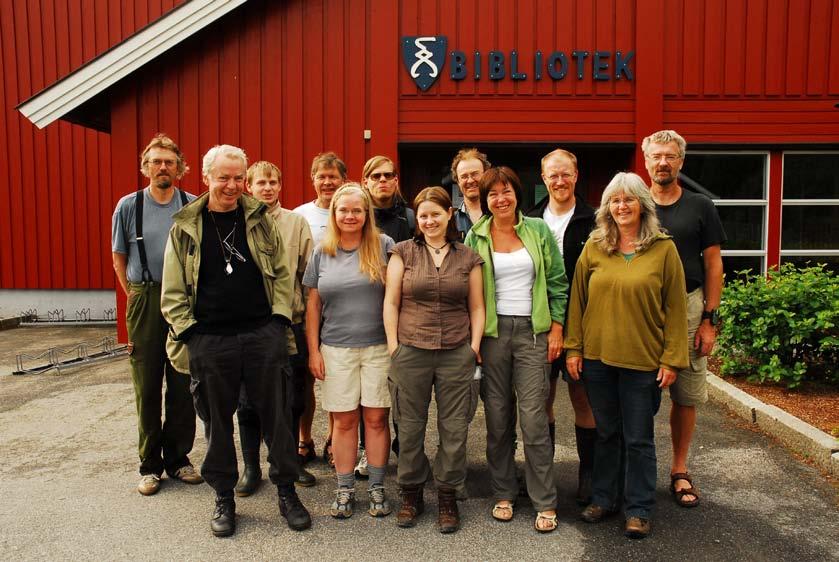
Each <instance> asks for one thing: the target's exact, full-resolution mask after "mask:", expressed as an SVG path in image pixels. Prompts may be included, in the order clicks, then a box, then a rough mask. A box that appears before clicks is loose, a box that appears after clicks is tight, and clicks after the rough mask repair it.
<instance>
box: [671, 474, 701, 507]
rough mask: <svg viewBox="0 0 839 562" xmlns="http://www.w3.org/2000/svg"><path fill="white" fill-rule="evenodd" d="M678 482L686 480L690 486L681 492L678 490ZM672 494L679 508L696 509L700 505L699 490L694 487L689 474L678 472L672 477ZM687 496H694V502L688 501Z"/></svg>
mask: <svg viewBox="0 0 839 562" xmlns="http://www.w3.org/2000/svg"><path fill="white" fill-rule="evenodd" d="M677 480H686V481H687V483H688V484H690V487H689V488H683V489H681V490H677V489H676V481H677ZM670 492H671V493H672V494H673V498H674V499H675V500H676V505H678V506H679V507H696V506H697V505H699V490H698V489H696V488H695V487H694V486H693V480H691V478H690V474H688V473H687V472H677V473H675V474H671V475H670ZM685 496H693V499H692V500H686V499H685Z"/></svg>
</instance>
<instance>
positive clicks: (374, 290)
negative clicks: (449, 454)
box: [303, 183, 393, 519]
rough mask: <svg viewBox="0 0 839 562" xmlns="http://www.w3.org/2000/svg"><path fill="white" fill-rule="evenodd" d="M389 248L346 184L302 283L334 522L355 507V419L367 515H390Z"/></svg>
mask: <svg viewBox="0 0 839 562" xmlns="http://www.w3.org/2000/svg"><path fill="white" fill-rule="evenodd" d="M392 246H393V240H392V239H391V238H390V237H388V236H387V235H385V234H381V233H380V232H379V229H378V228H376V224H375V221H374V219H373V205H372V202H371V201H370V196H369V194H368V193H367V192H366V191H365V190H364V189H363V188H362V187H361V186H360V185H359V184H357V183H347V184H344V185H342V186H341V187H340V188H339V189H338V190H337V191H336V192H335V195H334V196H333V197H332V202H331V203H330V206H329V223H328V225H327V229H326V234H325V235H324V238H323V240H322V241H321V243H320V244H319V245H318V246H317V247H316V248H315V250H314V252H313V254H312V257H311V259H310V260H309V264H308V266H307V268H306V273H305V274H304V276H303V285H305V286H306V287H307V288H308V302H307V305H306V339H307V341H308V344H309V369H310V370H311V372H312V375H313V376H314V377H315V378H317V379H318V380H320V381H321V382H322V387H321V402H322V404H323V408H324V410H326V411H328V412H331V413H332V416H333V420H334V426H333V430H332V447H333V451H334V454H335V471H336V473H337V479H338V489H337V492H336V497H335V501H334V502H333V504H332V508H331V514H332V516H333V517H336V518H339V519H342V518H347V517H350V516H351V515H352V511H353V506H354V503H355V475H354V473H353V468H354V466H355V459H356V444H357V443H358V425H359V418H360V417H363V423H364V426H365V428H366V432H367V445H368V448H369V451H368V458H369V474H370V481H369V486H368V494H369V500H370V507H369V510H368V512H369V513H370V515H372V516H374V517H382V516H385V515H387V514H388V513H390V510H391V508H390V504H389V503H388V501H387V499H386V497H385V488H384V475H385V467H386V466H387V459H388V454H389V451H388V446H389V444H390V431H389V428H388V413H389V409H390V395H389V393H388V386H387V377H388V371H389V368H390V358H389V356H388V353H387V345H386V341H387V340H386V338H385V330H384V324H383V322H382V303H383V301H384V274H385V267H386V265H387V252H388V250H390V248H391V247H392ZM359 406H363V409H362V410H363V414H360V412H359V410H360V409H359Z"/></svg>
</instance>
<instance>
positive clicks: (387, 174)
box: [368, 172, 396, 181]
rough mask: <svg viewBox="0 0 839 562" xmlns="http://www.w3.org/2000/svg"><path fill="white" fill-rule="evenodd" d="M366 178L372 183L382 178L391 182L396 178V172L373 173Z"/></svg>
mask: <svg viewBox="0 0 839 562" xmlns="http://www.w3.org/2000/svg"><path fill="white" fill-rule="evenodd" d="M368 177H369V178H370V179H371V180H373V181H379V180H380V179H382V178H384V179H386V180H392V179H393V178H395V177H396V172H373V173H372V174H370V175H369V176H368Z"/></svg>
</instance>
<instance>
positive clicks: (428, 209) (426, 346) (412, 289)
mask: <svg viewBox="0 0 839 562" xmlns="http://www.w3.org/2000/svg"><path fill="white" fill-rule="evenodd" d="M414 211H415V212H416V218H417V227H418V229H419V232H420V234H418V235H417V236H416V237H415V238H414V239H412V240H406V241H404V242H400V243H399V244H397V245H396V246H394V247H393V248H392V249H391V250H390V253H391V259H390V262H389V263H388V267H387V282H386V289H385V304H384V323H385V332H386V334H387V346H388V351H389V352H390V354H391V370H390V379H389V381H388V382H389V383H390V385H391V408H392V411H393V416H394V420H395V421H397V422H398V423H399V440H400V446H401V448H400V452H399V462H398V465H397V473H396V475H397V481H398V483H399V486H400V489H401V493H402V507H401V508H400V510H399V515H398V516H397V523H398V525H399V526H400V527H413V526H414V524H415V522H416V517H417V516H418V515H419V514H420V513H422V511H423V507H424V504H423V497H422V493H423V484H424V483H425V482H426V481H427V480H428V479H429V477H430V476H431V466H430V464H429V462H428V458H427V457H426V456H425V450H424V448H423V443H424V442H425V427H426V424H427V422H428V406H429V403H430V402H431V390H432V388H433V389H434V396H435V397H436V400H437V428H438V432H439V434H440V446H439V448H438V450H437V458H436V459H435V461H434V477H435V479H436V482H437V491H438V494H439V502H438V503H439V517H438V521H437V523H438V527H439V529H440V532H441V533H452V532H454V531H457V529H458V528H459V527H460V517H459V515H458V511H457V504H456V502H455V490H456V488H457V487H459V486H462V485H463V483H464V481H465V479H466V436H467V430H468V426H469V417H470V403H471V392H472V390H471V389H472V385H471V382H472V379H473V373H474V372H475V363H476V362H477V363H480V357H479V350H480V345H481V336H482V335H483V332H484V318H485V313H484V297H483V280H482V277H481V264H482V263H483V260H482V259H481V258H480V256H478V254H476V253H475V252H474V251H473V250H472V249H470V248H468V247H466V246H464V245H463V244H461V243H460V242H458V241H457V240H458V239H459V236H458V233H457V229H456V228H455V224H454V220H453V219H452V214H453V209H452V203H451V199H450V198H449V195H448V193H446V191H445V190H444V189H443V188H442V187H427V188H425V189H423V190H422V191H421V192H420V193H419V195H417V197H416V198H415V199H414Z"/></svg>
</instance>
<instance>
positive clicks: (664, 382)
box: [655, 367, 676, 388]
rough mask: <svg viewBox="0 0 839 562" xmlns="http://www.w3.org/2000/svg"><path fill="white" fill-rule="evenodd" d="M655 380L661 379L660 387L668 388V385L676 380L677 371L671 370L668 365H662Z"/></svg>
mask: <svg viewBox="0 0 839 562" xmlns="http://www.w3.org/2000/svg"><path fill="white" fill-rule="evenodd" d="M655 380H657V381H659V383H658V387H659V388H667V387H668V386H670V385H671V384H673V383H674V382H676V371H673V370H670V369H668V368H666V367H661V368H660V369H659V370H658V374H657V375H656V377H655Z"/></svg>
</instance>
